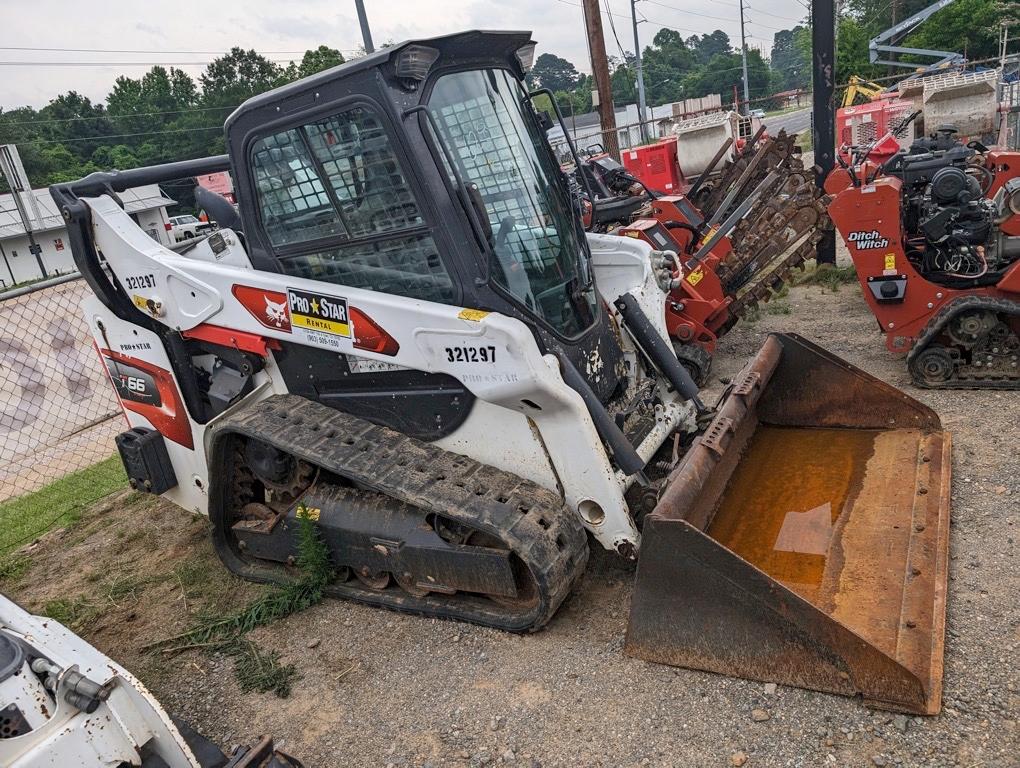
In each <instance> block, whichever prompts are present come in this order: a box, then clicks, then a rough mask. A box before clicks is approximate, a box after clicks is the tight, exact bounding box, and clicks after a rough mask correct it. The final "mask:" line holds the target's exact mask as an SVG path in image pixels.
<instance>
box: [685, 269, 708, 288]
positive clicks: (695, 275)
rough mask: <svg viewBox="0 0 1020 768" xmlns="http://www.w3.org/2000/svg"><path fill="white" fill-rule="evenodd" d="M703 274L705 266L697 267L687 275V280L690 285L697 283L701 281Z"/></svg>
mask: <svg viewBox="0 0 1020 768" xmlns="http://www.w3.org/2000/svg"><path fill="white" fill-rule="evenodd" d="M704 276H705V268H704V267H698V268H697V269H696V270H694V271H693V272H691V274H689V275H687V282H688V283H690V284H691V285H697V284H698V283H700V282H701V279H702V278H703V277H704Z"/></svg>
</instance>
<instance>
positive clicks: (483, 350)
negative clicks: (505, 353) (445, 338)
mask: <svg viewBox="0 0 1020 768" xmlns="http://www.w3.org/2000/svg"><path fill="white" fill-rule="evenodd" d="M446 359H447V361H448V362H451V363H494V362H496V348H495V347H447V348H446Z"/></svg>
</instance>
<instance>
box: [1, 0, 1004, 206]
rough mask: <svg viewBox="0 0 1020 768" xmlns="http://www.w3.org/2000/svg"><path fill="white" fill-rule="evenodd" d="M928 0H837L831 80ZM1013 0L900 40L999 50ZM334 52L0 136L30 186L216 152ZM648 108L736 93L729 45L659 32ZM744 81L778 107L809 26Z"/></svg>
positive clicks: (975, 55)
mask: <svg viewBox="0 0 1020 768" xmlns="http://www.w3.org/2000/svg"><path fill="white" fill-rule="evenodd" d="M930 2H931V0H897V2H894V3H889V2H888V0H847V1H846V3H845V4H844V5H843V9H842V12H841V16H840V18H839V20H838V28H837V50H836V78H837V82H846V79H847V78H848V77H849V76H850V75H854V74H856V75H860V76H862V77H865V78H875V77H880V76H883V75H887V74H889V73H890V72H892V71H893V70H890V69H889V68H886V67H877V66H875V65H872V64H869V63H868V41H869V40H870V39H871V38H872V37H874V36H875V35H876V34H878V33H879V32H881V31H882V30H884V29H886V28H888V27H890V26H892V24H893V23H894V21H895V19H894V17H893V12H894V11H895V12H896V13H898V14H899V15H898V17H897V18H898V19H900V20H902V19H903V18H906V16H908V15H910V14H912V13H915V12H917V11H919V10H921V9H922V8H924V7H926V6H927V5H929V4H930ZM1017 6H1018V3H1017V2H1016V0H1009V1H1008V2H999V0H957V1H956V2H955V3H954V4H952V5H950V6H949V7H948V8H945V9H943V10H942V11H940V12H939V13H938V14H937V15H935V16H934V17H932V18H931V19H930V20H929V21H928V22H926V23H925V24H923V25H921V26H920V27H919V28H918V29H917V30H916V31H915V32H913V33H912V34H911V35H909V36H908V37H907V38H906V40H905V41H904V43H903V44H904V45H907V46H910V47H915V48H931V49H936V50H945V51H959V52H961V53H964V54H965V55H966V56H967V57H968V58H969V59H971V60H979V59H984V58H988V57H993V56H996V55H998V34H999V28H1000V25H1001V24H1002V23H1003V22H1004V21H1006V20H1008V19H1010V18H1015V17H1016V16H1017ZM621 54H622V55H621V56H620V57H619V58H615V59H613V60H612V61H611V65H612V86H613V99H614V101H615V102H616V103H617V104H619V105H623V104H632V103H634V102H636V100H637V86H636V79H635V68H634V57H633V54H632V53H628V52H626V51H622V52H621ZM343 61H344V57H343V55H342V54H341V52H340V51H338V50H336V49H335V48H330V47H328V46H325V45H321V46H319V47H318V48H316V49H315V50H309V51H306V52H305V54H304V56H303V57H302V58H301V61H300V62H297V61H292V62H290V64H288V65H287V66H280V65H278V64H276V63H274V62H272V61H270V60H269V59H267V58H266V57H264V56H262V55H260V54H259V53H257V52H256V51H254V50H243V49H241V48H233V49H232V50H231V51H230V52H229V53H227V54H225V55H224V56H221V57H219V58H217V59H215V60H214V61H212V62H211V63H210V64H209V65H208V66H207V67H206V68H205V70H204V71H203V72H202V74H200V75H199V76H198V78H197V79H196V78H192V77H191V76H190V75H189V74H187V73H186V72H184V71H182V70H180V69H175V68H173V67H170V68H167V67H162V66H155V67H153V68H152V69H150V70H149V71H148V72H147V73H145V74H144V75H143V76H142V77H140V78H131V77H126V76H122V77H118V78H117V80H116V82H115V83H114V85H113V88H112V90H111V91H110V93H109V94H108V95H107V97H106V99H105V101H104V102H99V103H93V102H92V101H91V100H90V99H88V98H87V97H85V96H83V95H81V94H79V93H77V92H75V91H69V92H67V93H64V94H61V95H59V96H56V97H55V98H54V99H52V100H51V101H50V102H49V104H47V105H46V106H45V107H43V108H41V109H33V108H32V107H21V108H15V109H7V110H3V109H0V143H14V144H17V145H18V148H19V151H20V153H21V157H22V160H23V161H24V164H25V170H26V173H27V174H28V177H29V179H30V180H31V181H32V183H33V184H34V185H35V186H44V185H47V184H52V183H55V182H59V181H68V180H73V179H76V178H80V177H82V176H84V175H86V174H88V173H91V172H92V171H96V170H108V169H111V168H119V169H125V168H134V167H139V166H144V165H153V164H157V163H164V162H171V161H174V160H186V159H190V158H195V157H202V156H205V155H210V154H218V153H222V152H223V151H224V143H223V130H222V128H223V122H224V120H225V119H226V117H227V115H229V114H230V112H231V111H232V110H233V109H234V108H235V107H236V106H238V105H239V104H241V103H242V102H243V101H244V100H245V99H247V98H250V97H251V96H254V95H256V94H259V93H262V92H263V91H266V90H269V89H271V88H275V87H277V86H280V85H283V84H285V83H288V82H291V81H293V80H296V79H298V78H301V77H306V76H308V75H311V74H314V73H316V72H319V71H321V70H323V69H326V68H328V67H332V66H335V65H337V64H341V63H343ZM642 63H643V68H644V80H645V88H646V94H647V99H648V103H649V104H653V105H657V104H667V103H670V102H676V101H681V100H683V99H687V98H694V97H700V96H705V95H708V94H712V93H719V94H721V95H722V97H723V100H724V102H726V101H729V99H730V98H731V95H732V94H733V91H734V87H736V88H737V90H738V93H742V82H741V61H740V53H739V49H738V48H735V47H734V44H733V41H731V40H730V38H729V36H728V35H727V34H726V33H725V32H722V31H721V30H715V31H714V32H711V33H708V34H703V35H693V36H690V37H687V38H686V39H685V38H684V37H682V36H681V35H680V33H679V32H676V31H674V30H671V29H666V28H663V29H660V30H659V32H658V33H656V35H655V37H654V38H653V39H652V42H651V44H650V45H648V46H647V47H645V49H644V50H643V52H642ZM747 66H748V83H749V91H750V97H751V99H752V101H754V102H755V106H761V107H764V108H769V107H778V106H782V104H781V103H779V102H778V101H777V100H774V99H770V97H772V96H773V95H774V94H776V93H779V92H781V91H788V90H793V89H808V88H810V86H811V31H810V28H809V27H808V24H807V21H806V19H805V22H804V23H802V24H798V25H795V26H793V27H791V28H790V29H784V30H781V31H779V32H776V33H775V36H774V39H773V43H772V48H771V52H770V55H769V57H768V58H766V57H764V56H763V55H762V54H761V53H760V52H759V51H758V50H757V49H751V50H749V51H748V57H747ZM897 72H898V73H899V74H905V73H906V70H897ZM529 81H530V83H531V84H532V85H535V86H542V87H546V88H549V89H550V90H551V91H553V92H554V93H555V95H556V99H557V102H558V103H559V104H560V106H561V107H562V108H563V110H564V111H565V112H566V113H567V114H570V113H573V114H581V113H584V112H588V111H590V110H591V92H592V90H594V86H593V82H592V79H591V77H590V76H589V75H585V74H582V73H580V72H579V71H578V69H577V67H576V66H575V65H574V64H573V63H572V62H570V61H568V60H567V59H565V58H563V57H560V56H557V55H556V54H553V53H543V54H542V55H541V56H539V57H538V59H537V60H536V62H535V66H534V68H533V69H532V71H531V73H530V74H529Z"/></svg>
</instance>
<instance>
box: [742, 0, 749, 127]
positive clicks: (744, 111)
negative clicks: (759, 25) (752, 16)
mask: <svg viewBox="0 0 1020 768" xmlns="http://www.w3.org/2000/svg"><path fill="white" fill-rule="evenodd" d="M740 66H741V67H742V68H743V70H744V108H743V109H742V110H740V113H741V114H742V115H746V114H747V110H748V109H750V107H751V105H750V104H749V103H748V102H749V101H750V100H751V95H750V93H749V91H748V87H747V38H746V37H745V35H744V0H740Z"/></svg>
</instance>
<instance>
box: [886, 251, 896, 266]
mask: <svg viewBox="0 0 1020 768" xmlns="http://www.w3.org/2000/svg"><path fill="white" fill-rule="evenodd" d="M885 268H886V269H896V254H895V253H887V254H886V255H885Z"/></svg>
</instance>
